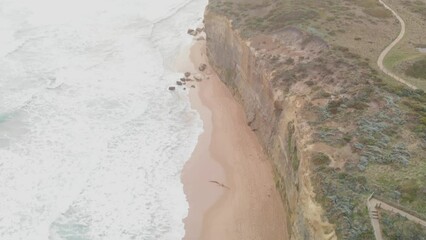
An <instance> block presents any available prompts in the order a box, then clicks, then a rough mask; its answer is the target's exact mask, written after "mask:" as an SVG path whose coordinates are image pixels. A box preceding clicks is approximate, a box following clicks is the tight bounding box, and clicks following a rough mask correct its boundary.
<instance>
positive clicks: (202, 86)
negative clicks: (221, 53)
mask: <svg viewBox="0 0 426 240" xmlns="http://www.w3.org/2000/svg"><path fill="white" fill-rule="evenodd" d="M191 60H192V62H193V64H188V65H187V67H188V69H186V70H187V71H191V72H192V73H195V72H198V69H197V68H198V66H199V64H200V63H207V60H206V55H205V41H197V42H196V43H195V44H194V46H193V47H192V49H191ZM203 74H204V75H205V76H204V79H203V81H202V82H199V83H195V85H196V88H195V89H193V88H190V87H189V89H190V91H191V92H190V99H191V104H192V106H193V108H195V109H196V110H197V111H199V113H200V115H201V118H202V120H203V123H204V132H203V133H202V134H201V135H200V137H199V142H198V144H197V146H196V149H195V151H194V153H193V155H192V157H191V159H190V160H189V161H188V162H187V163H186V165H185V168H184V170H183V173H182V182H183V184H184V191H185V194H186V196H187V200H188V202H189V214H188V217H187V218H186V219H185V220H184V222H185V231H186V236H185V239H187V240H198V239H203V240H204V239H214V240H218V239H221V240H222V239H223V240H227V239H238V240H241V239H244V240H246V239H267V240H275V239H277V240H278V239H288V234H287V229H286V226H287V224H286V220H285V216H286V213H285V211H284V208H283V206H282V202H281V198H280V196H279V194H278V192H277V191H276V189H275V183H274V177H273V171H272V166H271V163H270V161H269V160H268V159H267V157H266V156H265V154H264V152H263V150H262V148H261V146H260V145H259V142H258V140H257V138H256V135H255V134H254V133H253V132H252V131H251V129H250V128H249V127H248V126H247V122H246V118H245V115H244V112H243V109H242V107H241V106H240V105H239V103H238V102H236V101H235V100H234V98H233V96H232V94H231V93H230V92H229V90H228V89H227V87H226V86H225V85H224V84H223V83H222V82H221V81H220V80H219V79H218V77H217V75H216V74H215V73H214V72H213V71H212V69H211V68H210V67H209V66H208V67H207V70H206V71H205V72H204V73H203ZM207 78H208V79H207ZM192 84H193V82H191V83H189V85H192ZM212 181H214V182H212ZM221 184H223V185H222V186H221Z"/></svg>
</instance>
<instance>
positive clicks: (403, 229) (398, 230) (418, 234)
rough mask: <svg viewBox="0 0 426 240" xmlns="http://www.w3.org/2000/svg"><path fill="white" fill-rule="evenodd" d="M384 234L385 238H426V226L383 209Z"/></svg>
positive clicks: (421, 239)
mask: <svg viewBox="0 0 426 240" xmlns="http://www.w3.org/2000/svg"><path fill="white" fill-rule="evenodd" d="M380 215H381V221H380V223H381V225H380V226H381V227H382V234H383V236H384V237H385V239H389V240H398V239H416V240H426V228H425V227H422V226H421V225H419V224H416V223H413V222H411V221H406V219H405V218H404V217H401V216H400V215H398V214H392V213H388V212H386V211H381V212H380Z"/></svg>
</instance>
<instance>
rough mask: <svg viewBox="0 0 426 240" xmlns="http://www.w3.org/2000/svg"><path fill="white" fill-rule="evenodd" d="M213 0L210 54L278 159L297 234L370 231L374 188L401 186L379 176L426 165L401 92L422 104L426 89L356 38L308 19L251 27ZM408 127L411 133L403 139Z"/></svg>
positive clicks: (279, 183)
mask: <svg viewBox="0 0 426 240" xmlns="http://www.w3.org/2000/svg"><path fill="white" fill-rule="evenodd" d="M213 5H214V4H212V3H210V5H209V7H208V8H207V10H206V14H205V30H206V33H207V54H208V57H209V61H210V64H211V66H212V67H213V68H214V70H215V71H216V72H217V73H218V75H219V76H220V78H221V80H222V81H223V82H224V83H225V84H226V85H227V86H228V87H229V89H230V90H231V91H232V92H233V94H234V96H235V97H236V98H237V99H238V100H239V101H240V102H241V104H242V105H243V107H244V109H245V112H246V116H247V124H248V125H249V126H250V127H251V128H252V130H253V131H255V132H256V134H257V136H258V138H259V141H260V142H261V144H262V146H263V147H264V149H265V151H266V153H267V154H268V156H269V157H270V159H271V161H273V163H274V166H275V175H276V179H275V181H276V187H277V188H278V189H279V190H280V193H281V195H282V200H283V204H284V205H285V207H286V209H287V212H288V213H289V216H288V221H287V222H288V223H289V225H288V226H283V227H287V228H288V232H289V233H291V239H337V238H338V237H339V238H344V239H369V238H371V237H372V229H371V226H370V225H369V219H368V213H367V212H366V208H365V205H364V204H365V199H366V197H367V196H368V195H369V194H370V193H371V192H372V191H376V192H379V193H381V194H382V195H383V196H390V195H392V193H389V192H390V191H391V190H394V191H396V190H399V192H401V187H400V185H398V184H396V185H392V186H388V184H387V183H384V184H381V183H378V180H377V179H378V178H380V177H381V176H382V175H383V176H385V174H386V173H385V172H383V171H386V169H389V166H393V167H394V170H392V171H394V174H395V175H398V176H399V174H401V173H400V172H399V170H398V169H397V168H399V167H400V166H404V167H405V170H404V171H406V172H407V171H408V172H409V171H411V170H413V169H416V168H418V167H419V166H421V168H423V167H424V166H425V165H424V162H423V160H424V159H422V157H421V155H422V154H423V153H424V150H425V146H426V145H425V142H424V141H425V139H426V138H424V136H423V135H422V133H420V134H419V133H418V132H416V131H415V130H413V129H412V128H411V127H413V126H405V127H400V126H401V125H402V124H404V122H405V121H406V120H407V117H408V116H410V115H409V114H412V113H413V112H412V111H407V110H403V109H402V108H401V107H400V104H401V99H402V98H403V97H407V101H410V103H411V101H420V104H423V102H422V101H425V102H426V98H425V94H424V93H423V92H420V91H418V92H410V94H412V96H414V95H416V96H418V97H417V98H416V99H417V100H413V98H412V96H411V95H410V94H405V95H404V94H402V93H401V92H400V91H409V90H407V89H405V88H403V87H399V86H398V87H394V86H388V85H386V84H385V83H383V81H382V79H381V78H380V76H379V75H378V73H377V72H376V71H375V70H374V69H372V68H371V67H370V66H369V64H368V62H366V60H363V59H362V58H361V57H360V56H358V55H356V54H353V53H351V51H350V50H349V49H348V48H346V47H342V46H336V45H332V44H329V43H328V42H329V41H326V40H324V39H323V38H321V37H319V36H318V35H315V34H312V33H308V32H307V31H305V30H303V29H302V28H300V27H295V26H292V25H287V26H280V27H279V28H277V29H274V30H272V31H254V32H253V31H252V32H251V33H250V34H247V33H246V32H244V30H245V29H244V26H242V24H241V23H240V22H235V21H236V20H238V17H237V18H235V17H233V16H232V14H229V11H227V10H226V9H225V10H223V9H219V8H217V7H216V6H213ZM228 6H229V5H228ZM253 8H256V6H254V7H253ZM253 8H249V9H250V11H253ZM258 8H261V9H262V11H266V12H267V11H272V10H271V8H266V9H265V6H258ZM227 9H228V10H229V8H227ZM262 11H260V12H262ZM246 22H247V21H246ZM248 22H249V21H248ZM367 61H368V60H367ZM402 95H404V96H402ZM407 95H410V96H407ZM413 104H414V103H413ZM418 117H419V116H418ZM396 126H398V127H397V128H396ZM415 126H417V127H418V125H417V122H416V125H415ZM396 129H398V131H397V132H395V130H396ZM391 130H393V131H391ZM401 136H405V137H408V138H409V139H410V140H408V141H407V142H405V144H402V143H400V142H399V141H398V139H399V138H400V137H401ZM399 140H400V139H399ZM390 143H392V144H390ZM419 156H420V157H419ZM413 162H414V163H416V164H412V163H413ZM411 165H412V166H411ZM395 166H398V167H395ZM407 166H408V167H407ZM375 171H379V172H380V173H378V174H376V172H375ZM413 171H414V170H413ZM417 173H418V172H416V174H417ZM381 174H382V175H381ZM419 174H420V173H419ZM373 175H374V176H373ZM395 175H394V176H395ZM420 175H422V176H423V175H424V173H423V174H420ZM386 177H389V176H388V175H386ZM416 184H419V183H416ZM416 191H417V193H416V194H419V195H421V194H426V192H425V193H420V192H421V191H423V190H420V189H416ZM404 194H405V193H404ZM399 198H401V196H399ZM416 201H417V200H416ZM416 201H414V202H411V203H413V206H414V207H413V208H414V209H416V210H419V209H420V210H422V209H424V206H425V202H424V200H418V201H417V202H416Z"/></svg>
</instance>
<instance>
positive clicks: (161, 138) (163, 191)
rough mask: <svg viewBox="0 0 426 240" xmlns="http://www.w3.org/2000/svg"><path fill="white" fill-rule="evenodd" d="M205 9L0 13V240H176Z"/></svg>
mask: <svg viewBox="0 0 426 240" xmlns="http://www.w3.org/2000/svg"><path fill="white" fill-rule="evenodd" d="M205 5H206V0H155V1H152V0H91V1H87V0H74V1H68V0H38V1H33V0H3V1H0V196H1V197H0V239H2V240H18V239H19V240H21V239H23V240H45V239H46V240H47V239H50V240H65V239H67V240H68V239H73V240H77V239H78V240H95V239H96V240H97V239H102V240H126V239H180V238H182V236H183V234H184V229H183V223H182V218H184V217H185V216H186V214H187V208H188V206H187V203H186V201H185V195H184V193H183V189H182V184H181V182H180V171H181V169H182V167H183V164H184V163H185V161H186V160H187V159H188V158H189V156H190V154H191V152H192V150H193V148H194V147H195V144H196V141H197V137H198V135H199V134H200V132H201V130H202V123H201V120H200V118H199V116H198V114H197V112H195V111H193V110H192V109H191V108H190V105H189V101H188V98H187V95H186V93H185V92H184V91H183V90H180V91H176V92H169V91H168V90H167V87H168V86H169V85H170V84H172V83H173V82H175V80H176V79H177V78H179V76H180V75H179V73H176V72H173V70H172V69H171V68H170V66H171V65H172V59H174V58H175V57H176V56H177V53H178V52H179V51H180V50H181V49H185V48H188V47H189V44H190V42H191V38H190V37H189V36H187V35H186V34H185V32H186V28H187V27H188V26H195V25H197V23H199V22H200V21H201V17H202V14H203V8H204V6H205Z"/></svg>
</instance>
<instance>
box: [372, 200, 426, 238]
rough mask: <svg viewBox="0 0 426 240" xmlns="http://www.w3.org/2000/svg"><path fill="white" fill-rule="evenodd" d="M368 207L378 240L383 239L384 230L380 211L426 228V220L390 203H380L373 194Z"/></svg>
mask: <svg viewBox="0 0 426 240" xmlns="http://www.w3.org/2000/svg"><path fill="white" fill-rule="evenodd" d="M367 207H368V213H369V215H370V219H371V224H372V225H373V229H374V236H375V237H376V240H382V239H383V236H382V230H381V229H380V217H379V211H378V210H379V209H383V210H386V211H389V212H392V213H395V214H399V215H400V216H402V217H405V218H407V219H408V220H410V221H413V222H415V223H417V224H420V225H422V226H423V227H426V221H425V220H423V219H420V218H418V217H416V216H414V215H411V214H410V213H408V212H406V211H404V210H402V209H400V208H398V207H397V206H392V205H390V204H388V203H385V202H383V201H380V200H378V199H376V198H374V196H373V194H372V195H371V196H370V197H369V198H368V200H367Z"/></svg>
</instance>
